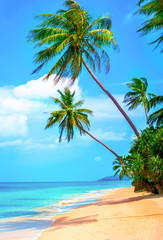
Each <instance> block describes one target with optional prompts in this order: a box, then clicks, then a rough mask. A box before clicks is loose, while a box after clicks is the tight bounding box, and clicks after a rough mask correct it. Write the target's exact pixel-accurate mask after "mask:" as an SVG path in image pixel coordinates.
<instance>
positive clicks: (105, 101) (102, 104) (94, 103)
mask: <svg viewBox="0 0 163 240" xmlns="http://www.w3.org/2000/svg"><path fill="white" fill-rule="evenodd" d="M113 96H114V98H115V99H116V100H117V102H118V103H119V105H120V106H121V107H122V108H123V110H124V111H125V112H126V113H127V114H128V115H129V117H134V118H135V117H139V116H142V115H143V114H144V112H143V109H142V108H138V109H136V110H133V111H128V110H127V108H126V107H125V104H124V103H123V99H124V95H122V94H119V95H118V94H117V95H113ZM85 107H86V108H88V109H91V110H93V112H94V113H93V116H94V117H93V119H96V120H100V121H101V120H109V119H111V120H113V119H124V117H123V115H122V114H121V112H120V111H119V110H118V108H117V107H116V106H115V104H114V103H113V102H112V101H111V100H110V99H109V97H107V96H103V95H101V96H97V97H96V98H95V97H86V99H85Z"/></svg>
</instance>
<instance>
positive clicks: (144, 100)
mask: <svg viewBox="0 0 163 240" xmlns="http://www.w3.org/2000/svg"><path fill="white" fill-rule="evenodd" d="M127 85H128V87H129V88H130V89H131V91H130V92H128V93H126V95H125V97H124V101H123V102H124V103H127V106H129V108H128V109H129V110H132V109H135V108H137V107H138V106H139V105H142V106H144V110H145V115H146V118H147V123H148V125H149V127H151V125H150V123H149V119H148V112H149V109H150V104H149V98H150V97H151V96H154V94H152V93H147V88H148V82H147V79H146V78H140V79H139V78H133V79H132V80H131V82H130V83H127Z"/></svg>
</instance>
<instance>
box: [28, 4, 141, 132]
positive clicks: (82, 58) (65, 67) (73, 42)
mask: <svg viewBox="0 0 163 240" xmlns="http://www.w3.org/2000/svg"><path fill="white" fill-rule="evenodd" d="M65 6H66V7H67V10H60V11H58V12H57V13H56V14H41V15H38V16H36V18H37V19H39V20H42V22H41V23H40V24H39V25H38V26H37V27H36V29H33V30H31V31H30V32H29V35H28V40H29V41H30V42H37V45H36V46H39V47H42V46H43V45H44V46H45V49H44V50H41V51H39V52H38V53H37V54H36V59H35V62H36V64H40V65H39V66H38V67H37V68H36V69H35V70H34V71H33V73H35V72H38V71H39V70H40V69H41V68H42V67H43V66H44V65H45V64H46V63H47V62H49V61H50V60H52V59H53V58H54V57H55V58H57V56H59V58H57V61H56V63H55V64H54V66H53V67H52V69H51V70H50V72H49V73H48V74H47V76H46V79H48V78H49V76H50V75H52V74H54V73H55V74H56V76H55V79H54V80H55V83H57V82H58V81H59V80H60V78H61V77H65V76H66V77H70V79H71V84H73V82H74V81H75V79H76V78H77V77H78V76H79V74H80V72H81V70H82V66H83V65H84V66H85V68H86V69H87V70H88V72H89V73H90V74H91V76H92V77H93V79H94V80H95V81H96V83H97V84H98V85H99V86H100V87H101V89H102V90H103V91H104V92H105V93H106V94H107V95H108V96H109V98H110V99H111V100H112V101H113V102H114V104H115V105H116V106H117V108H118V109H119V111H120V112H121V113H122V114H123V116H124V117H125V118H126V120H127V121H128V123H129V124H130V126H131V127H132V129H133V130H134V132H135V134H136V135H137V136H139V132H138V131H137V129H136V127H135V126H134V124H133V123H132V121H131V120H130V118H129V117H128V116H127V114H126V113H125V112H124V110H123V109H122V108H121V106H120V105H119V104H118V102H117V101H116V99H115V98H114V97H113V96H112V95H111V94H110V93H109V92H108V90H107V89H106V88H105V87H104V86H103V85H102V84H101V82H100V81H99V80H98V79H97V78H96V76H95V75H94V74H93V72H92V71H91V69H90V68H89V66H88V65H87V63H88V64H89V65H90V66H91V67H92V69H93V70H95V69H96V68H98V69H99V70H100V69H101V65H103V66H104V67H105V69H106V73H108V71H109V68H110V59H109V56H108V54H107V52H106V51H105V50H104V48H103V46H110V45H113V46H114V48H116V47H117V43H116V41H115V40H114V34H113V33H112V32H111V19H110V17H109V16H103V17H100V18H98V19H96V20H95V21H92V20H91V17H90V15H89V14H88V12H87V11H86V10H84V9H82V8H81V7H80V6H79V4H78V3H77V2H75V1H73V0H67V1H65ZM61 54H62V55H61ZM86 62H87V63H86Z"/></svg>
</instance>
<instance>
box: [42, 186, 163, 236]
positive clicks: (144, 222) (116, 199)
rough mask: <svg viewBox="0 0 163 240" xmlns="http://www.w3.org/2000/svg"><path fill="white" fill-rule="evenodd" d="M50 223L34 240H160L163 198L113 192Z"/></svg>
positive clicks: (162, 228) (122, 190) (131, 190)
mask: <svg viewBox="0 0 163 240" xmlns="http://www.w3.org/2000/svg"><path fill="white" fill-rule="evenodd" d="M54 219H55V222H54V223H53V224H52V225H51V227H50V228H48V229H46V230H45V231H44V232H43V233H42V235H41V236H40V237H39V238H38V240H47V239H48V240H54V239H57V240H124V239H125V240H156V239H157V240H159V239H160V240H161V239H163V196H160V195H155V196H154V195H152V194H150V193H146V192H141V193H134V188H133V187H129V188H121V189H115V190H112V191H109V192H107V193H106V194H104V195H103V196H102V197H100V200H99V201H96V202H92V203H90V204H88V205H84V206H80V207H78V208H75V209H74V210H72V211H70V212H68V213H65V214H61V215H58V216H55V217H54Z"/></svg>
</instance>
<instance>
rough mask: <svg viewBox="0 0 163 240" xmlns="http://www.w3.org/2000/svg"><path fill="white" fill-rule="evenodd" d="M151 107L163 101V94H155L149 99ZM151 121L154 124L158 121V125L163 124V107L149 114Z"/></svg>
mask: <svg viewBox="0 0 163 240" xmlns="http://www.w3.org/2000/svg"><path fill="white" fill-rule="evenodd" d="M149 103H150V106H151V108H153V107H156V106H158V105H159V104H162V103H163V96H154V97H153V98H151V99H150V101H149ZM149 122H150V123H151V124H152V125H153V124H154V123H156V126H160V125H161V124H163V108H161V109H159V110H157V111H156V112H154V113H152V114H151V115H149Z"/></svg>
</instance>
